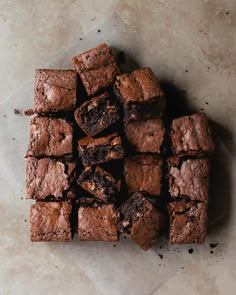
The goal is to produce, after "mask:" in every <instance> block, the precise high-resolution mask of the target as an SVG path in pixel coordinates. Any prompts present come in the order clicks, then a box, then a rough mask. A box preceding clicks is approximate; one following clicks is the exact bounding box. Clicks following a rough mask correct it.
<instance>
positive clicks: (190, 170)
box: [168, 157, 209, 203]
mask: <svg viewBox="0 0 236 295" xmlns="http://www.w3.org/2000/svg"><path fill="white" fill-rule="evenodd" d="M168 170H169V176H168V177H169V192H170V195H171V197H172V198H173V199H175V198H186V197H187V198H189V199H191V200H193V201H204V202H206V203H207V202H208V189H209V160H208V159H202V158H199V159H186V160H184V159H179V158H176V157H172V158H169V159H168Z"/></svg>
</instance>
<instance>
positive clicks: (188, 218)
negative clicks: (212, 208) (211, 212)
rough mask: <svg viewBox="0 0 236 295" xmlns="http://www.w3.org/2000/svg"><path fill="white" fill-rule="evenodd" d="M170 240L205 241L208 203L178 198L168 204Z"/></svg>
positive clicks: (182, 242)
mask: <svg viewBox="0 0 236 295" xmlns="http://www.w3.org/2000/svg"><path fill="white" fill-rule="evenodd" d="M168 211H169V214H170V216H169V218H170V232H169V242H170V243H172V244H175V243H176V244H192V243H199V244H200V243H203V242H204V240H205V237H206V230H207V205H206V204H205V203H203V202H193V201H188V200H184V199H183V200H178V201H174V202H170V203H169V205H168Z"/></svg>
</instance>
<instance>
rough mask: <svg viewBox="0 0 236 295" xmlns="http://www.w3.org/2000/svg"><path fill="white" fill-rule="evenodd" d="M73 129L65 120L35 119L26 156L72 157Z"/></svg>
mask: <svg viewBox="0 0 236 295" xmlns="http://www.w3.org/2000/svg"><path fill="white" fill-rule="evenodd" d="M72 137H73V129H72V125H71V124H69V123H68V122H67V121H66V120H64V119H57V118H47V117H34V118H32V119H31V121H30V139H29V146H28V150H27V153H26V156H35V157H37V156H64V155H71V154H72V151H73V148H72Z"/></svg>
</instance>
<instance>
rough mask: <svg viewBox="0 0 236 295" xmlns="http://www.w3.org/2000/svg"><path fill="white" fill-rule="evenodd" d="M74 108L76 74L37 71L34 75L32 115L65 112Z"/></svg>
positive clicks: (44, 70)
mask: <svg viewBox="0 0 236 295" xmlns="http://www.w3.org/2000/svg"><path fill="white" fill-rule="evenodd" d="M75 106H76V72H75V71H72V70H48V69H39V70H36V73H35V82H34V108H33V111H34V113H48V112H66V111H71V110H73V109H74V108H75Z"/></svg>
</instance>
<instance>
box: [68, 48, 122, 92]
mask: <svg viewBox="0 0 236 295" xmlns="http://www.w3.org/2000/svg"><path fill="white" fill-rule="evenodd" d="M72 63H73V64H74V67H75V70H76V71H77V73H78V74H79V75H80V78H81V81H82V83H83V85H84V88H85V90H86V92H87V94H88V95H93V94H95V93H97V92H98V91H101V90H102V89H104V88H107V87H108V86H110V84H111V83H112V82H113V80H114V78H115V76H116V75H118V74H119V73H120V70H119V68H118V66H117V64H116V61H115V58H114V56H113V55H112V53H111V49H110V48H109V46H108V45H107V44H106V43H102V44H100V45H98V46H97V47H95V48H93V49H90V50H88V51H86V52H84V53H82V54H80V55H77V56H75V57H73V59H72Z"/></svg>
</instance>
